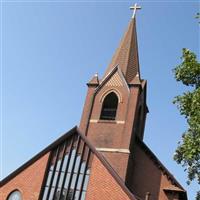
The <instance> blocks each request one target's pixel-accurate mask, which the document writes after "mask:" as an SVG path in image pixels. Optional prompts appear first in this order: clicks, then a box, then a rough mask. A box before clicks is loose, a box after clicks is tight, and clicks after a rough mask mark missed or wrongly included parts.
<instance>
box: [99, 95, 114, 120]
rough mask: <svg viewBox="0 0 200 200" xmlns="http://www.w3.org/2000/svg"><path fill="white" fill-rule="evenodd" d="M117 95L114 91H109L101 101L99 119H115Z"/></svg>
mask: <svg viewBox="0 0 200 200" xmlns="http://www.w3.org/2000/svg"><path fill="white" fill-rule="evenodd" d="M117 106H118V97H117V95H116V94H115V93H114V92H111V93H109V94H108V95H107V96H106V98H105V99H104V101H103V105H102V109H101V116H100V119H103V120H115V117H116V113H117Z"/></svg>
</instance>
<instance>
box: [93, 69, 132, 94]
mask: <svg viewBox="0 0 200 200" xmlns="http://www.w3.org/2000/svg"><path fill="white" fill-rule="evenodd" d="M103 86H111V87H125V88H126V89H127V91H128V92H129V87H128V84H127V82H126V80H125V78H124V75H123V73H122V71H121V69H120V67H119V66H116V67H115V68H113V70H112V71H111V72H110V73H109V74H107V76H105V77H104V78H103V80H101V82H100V84H99V86H98V87H97V88H96V91H95V93H98V91H99V90H100V89H101V88H102V87H103Z"/></svg>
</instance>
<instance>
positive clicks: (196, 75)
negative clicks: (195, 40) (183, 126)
mask: <svg viewBox="0 0 200 200" xmlns="http://www.w3.org/2000/svg"><path fill="white" fill-rule="evenodd" d="M181 59H182V63H181V64H180V65H178V66H177V67H176V68H175V69H174V74H175V79H176V80H177V81H180V82H182V83H183V84H184V85H186V86H188V91H187V92H185V93H183V94H182V95H180V96H177V97H175V99H174V103H175V104H176V105H177V107H178V109H179V111H180V114H181V115H183V116H185V118H186V120H187V124H188V128H187V130H186V131H185V133H183V135H182V140H181V141H180V142H179V143H178V147H177V149H176V152H175V155H174V159H175V160H176V162H177V163H178V164H182V166H183V167H184V169H185V171H187V174H188V182H187V183H188V184H190V182H191V181H193V180H197V182H198V184H200V63H199V62H198V61H197V57H196V55H195V54H194V53H193V52H191V51H189V50H188V49H183V54H182V57H181ZM196 199H197V200H200V191H198V192H197V196H196Z"/></svg>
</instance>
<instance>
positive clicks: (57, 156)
mask: <svg viewBox="0 0 200 200" xmlns="http://www.w3.org/2000/svg"><path fill="white" fill-rule="evenodd" d="M59 153H60V146H58V148H57V150H56V159H55V164H54V167H53V172H52V176H51V181H50V184H49V188H48V192H47V197H46V199H47V200H48V199H49V196H50V193H51V189H52V184H53V179H54V175H55V173H56V167H57V162H58V158H59Z"/></svg>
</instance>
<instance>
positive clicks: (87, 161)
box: [78, 149, 91, 200]
mask: <svg viewBox="0 0 200 200" xmlns="http://www.w3.org/2000/svg"><path fill="white" fill-rule="evenodd" d="M90 154H91V150H90V149H88V155H87V160H86V165H85V169H84V174H83V179H82V183H81V188H80V194H79V198H78V200H80V199H81V193H82V191H83V186H84V182H85V176H86V172H87V168H88V163H89V160H90Z"/></svg>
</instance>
